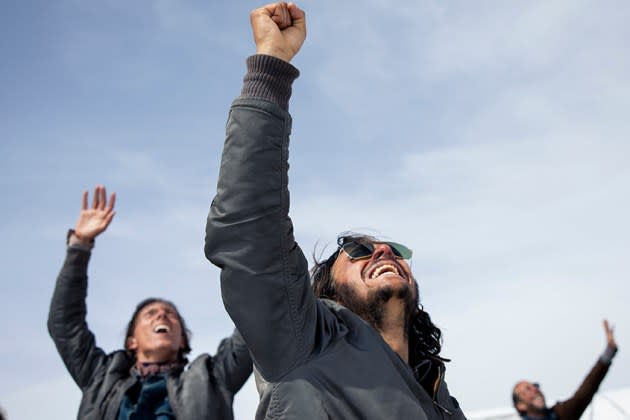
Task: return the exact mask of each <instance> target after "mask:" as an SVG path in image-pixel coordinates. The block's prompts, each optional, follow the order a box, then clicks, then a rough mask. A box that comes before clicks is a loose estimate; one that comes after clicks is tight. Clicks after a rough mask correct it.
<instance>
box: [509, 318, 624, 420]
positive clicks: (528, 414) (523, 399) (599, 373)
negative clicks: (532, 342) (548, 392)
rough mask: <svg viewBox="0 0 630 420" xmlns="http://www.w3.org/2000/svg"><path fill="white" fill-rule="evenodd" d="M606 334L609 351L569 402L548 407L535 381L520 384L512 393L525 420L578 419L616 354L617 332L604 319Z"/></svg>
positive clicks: (599, 360)
mask: <svg viewBox="0 0 630 420" xmlns="http://www.w3.org/2000/svg"><path fill="white" fill-rule="evenodd" d="M604 332H605V333H606V349H605V350H604V352H603V353H602V355H601V356H600V357H599V359H598V360H597V362H596V363H595V366H593V368H592V369H591V371H590V372H589V374H588V375H587V376H586V378H584V381H583V382H582V384H581V385H580V387H579V388H578V390H577V391H576V392H575V394H574V395H573V396H572V397H571V398H569V399H568V400H566V401H561V402H558V403H556V404H555V405H554V406H553V407H551V408H547V403H546V402H545V396H544V395H543V393H542V391H541V390H540V386H539V385H538V384H537V383H535V382H529V381H520V382H518V383H517V384H516V385H514V389H513V390H512V402H513V403H514V408H516V411H518V413H519V414H520V415H521V417H522V418H523V419H525V420H573V419H575V420H577V419H579V418H580V416H581V415H582V413H584V410H586V408H587V407H588V405H589V404H590V403H591V400H592V399H593V396H594V395H595V393H596V392H597V389H598V388H599V385H600V384H601V383H602V381H603V380H604V377H605V376H606V373H608V368H609V367H610V363H611V362H612V359H613V357H615V354H616V353H617V343H616V342H615V336H614V331H613V328H612V327H611V326H609V325H608V321H607V320H604Z"/></svg>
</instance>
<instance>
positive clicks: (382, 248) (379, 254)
mask: <svg viewBox="0 0 630 420" xmlns="http://www.w3.org/2000/svg"><path fill="white" fill-rule="evenodd" d="M372 258H373V259H375V260H378V259H380V258H396V256H395V255H394V252H393V251H392V248H391V247H390V246H389V245H387V244H382V243H377V244H374V255H373V256H372Z"/></svg>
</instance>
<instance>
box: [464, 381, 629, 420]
mask: <svg viewBox="0 0 630 420" xmlns="http://www.w3.org/2000/svg"><path fill="white" fill-rule="evenodd" d="M466 417H467V418H468V419H469V420H520V417H519V415H518V414H516V411H514V408H513V407H503V408H496V409H492V410H483V411H478V412H472V413H466ZM581 420H630V387H628V388H621V389H616V390H611V391H606V392H599V393H597V394H595V398H593V401H592V402H591V405H590V406H589V407H588V408H587V409H586V411H585V412H584V414H583V415H582V417H581Z"/></svg>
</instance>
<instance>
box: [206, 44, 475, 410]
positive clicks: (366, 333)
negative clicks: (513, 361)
mask: <svg viewBox="0 0 630 420" xmlns="http://www.w3.org/2000/svg"><path fill="white" fill-rule="evenodd" d="M248 68H249V72H248V74H247V75H246V76H245V85H244V88H243V94H242V95H241V97H240V98H238V99H237V100H236V101H235V102H234V103H233V105H232V108H231V110H230V115H229V119H228V122H227V138H226V140H225V146H224V150H223V157H222V161H221V170H220V175H219V182H218V187H217V195H216V197H215V198H214V201H213V203H212V206H211V209H210V214H209V216H208V223H207V227H206V247H205V252H206V256H207V257H208V259H210V260H211V261H212V262H213V263H214V264H216V265H217V266H219V267H220V268H221V269H222V271H221V290H222V294H223V301H224V303H225V307H226V309H227V311H228V313H229V314H230V316H231V317H232V319H233V320H234V322H235V324H236V326H237V328H238V329H239V331H240V332H241V333H242V334H243V337H244V338H245V341H246V342H247V344H248V346H249V348H250V350H251V352H252V356H253V359H254V364H255V369H256V370H257V371H258V372H257V373H259V377H257V380H259V382H258V388H259V392H260V394H261V403H260V405H259V408H258V412H257V418H258V419H263V418H264V419H295V420H304V419H365V420H369V419H374V420H377V419H378V420H382V419H405V420H407V419H421V420H422V419H442V418H446V419H463V418H464V415H463V413H462V411H461V410H460V409H459V407H458V404H457V401H456V400H455V399H454V398H452V397H451V396H450V395H449V392H448V389H447V386H446V383H445V382H444V380H443V378H440V380H439V381H438V382H437V383H436V389H435V392H434V394H435V395H429V394H428V393H427V392H426V391H425V390H424V388H423V387H422V386H421V385H420V384H419V383H418V381H417V380H416V379H415V377H414V374H413V371H412V369H411V368H410V367H409V365H408V364H407V363H405V362H404V361H403V360H402V359H401V358H400V357H399V356H398V355H397V354H396V353H395V352H394V351H393V350H392V349H391V347H390V346H389V345H388V344H387V343H386V342H385V341H384V340H383V339H382V337H381V335H380V334H379V333H378V332H377V331H376V330H375V329H374V328H372V327H371V326H370V325H368V324H367V323H366V322H365V321H364V320H363V319H361V318H360V317H359V316H357V315H356V314H354V313H353V312H352V311H350V310H348V309H346V308H345V307H343V306H341V305H339V304H336V303H334V302H331V301H329V300H320V299H317V298H316V297H315V295H314V293H313V291H312V290H311V287H310V279H309V272H308V263H307V260H306V258H305V257H304V254H303V253H302V251H301V250H300V248H299V246H298V245H297V243H296V242H295V239H294V236H293V225H292V222H291V220H290V218H289V191H288V166H289V165H288V150H289V134H290V132H291V117H290V115H289V113H288V112H287V109H286V108H287V103H288V97H289V95H290V91H291V83H292V81H293V80H294V79H295V78H296V77H297V75H298V73H297V70H296V69H295V68H294V67H293V66H291V65H290V64H288V63H285V62H283V61H281V60H278V59H275V58H273V57H269V56H262V55H257V56H253V57H250V58H249V59H248Z"/></svg>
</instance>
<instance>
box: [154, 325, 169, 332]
mask: <svg viewBox="0 0 630 420" xmlns="http://www.w3.org/2000/svg"><path fill="white" fill-rule="evenodd" d="M162 331H164V332H169V331H170V328H168V326H166V325H156V326H155V328H154V329H153V332H162Z"/></svg>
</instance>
